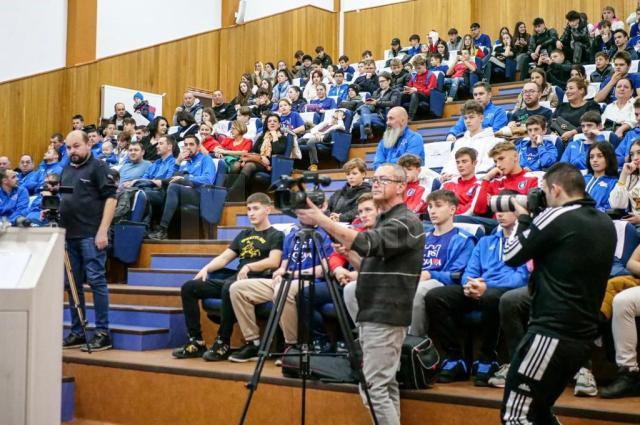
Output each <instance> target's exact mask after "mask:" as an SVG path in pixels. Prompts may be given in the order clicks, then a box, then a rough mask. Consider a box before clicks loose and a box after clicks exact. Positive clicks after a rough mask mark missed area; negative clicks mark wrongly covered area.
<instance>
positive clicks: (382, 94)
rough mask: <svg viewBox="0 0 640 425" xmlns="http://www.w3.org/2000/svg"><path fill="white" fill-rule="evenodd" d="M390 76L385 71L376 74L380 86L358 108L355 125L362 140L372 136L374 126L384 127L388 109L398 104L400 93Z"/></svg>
mask: <svg viewBox="0 0 640 425" xmlns="http://www.w3.org/2000/svg"><path fill="white" fill-rule="evenodd" d="M399 66H401V65H399ZM391 78H392V77H391V75H390V74H389V73H387V72H382V73H380V75H379V76H378V83H379V85H380V88H379V89H377V90H376V91H375V92H374V93H373V95H372V96H371V97H369V98H368V99H367V100H366V101H365V103H364V105H362V106H360V107H359V108H358V113H359V114H360V120H359V121H358V123H357V125H358V126H359V128H360V140H362V141H364V140H367V139H370V138H371V137H372V136H373V129H374V128H377V129H380V128H384V127H385V122H386V119H387V112H388V111H389V109H391V108H393V107H396V106H399V105H400V99H401V94H400V92H399V91H398V90H397V89H395V88H394V87H392V86H391Z"/></svg>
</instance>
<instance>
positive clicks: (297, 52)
mask: <svg viewBox="0 0 640 425" xmlns="http://www.w3.org/2000/svg"><path fill="white" fill-rule="evenodd" d="M300 56H304V52H303V51H302V50H296V52H295V53H294V54H293V57H294V58H296V59H297V58H299V57H300Z"/></svg>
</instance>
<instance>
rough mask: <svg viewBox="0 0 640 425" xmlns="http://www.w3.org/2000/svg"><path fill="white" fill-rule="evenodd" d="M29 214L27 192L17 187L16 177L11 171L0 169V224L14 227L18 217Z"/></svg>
mask: <svg viewBox="0 0 640 425" xmlns="http://www.w3.org/2000/svg"><path fill="white" fill-rule="evenodd" d="M28 213H29V192H28V191H27V189H26V188H24V187H20V186H19V185H18V176H17V174H16V172H15V171H13V170H11V169H0V222H2V221H5V220H7V221H9V222H10V223H11V224H13V225H16V224H17V220H18V218H19V217H26V216H27V214H28Z"/></svg>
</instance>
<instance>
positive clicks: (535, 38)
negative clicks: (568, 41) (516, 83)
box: [520, 18, 558, 80]
mask: <svg viewBox="0 0 640 425" xmlns="http://www.w3.org/2000/svg"><path fill="white" fill-rule="evenodd" d="M533 30H534V34H533V35H532V36H531V38H530V40H529V51H528V54H529V57H530V58H531V61H532V62H537V61H538V59H539V58H540V55H542V54H543V53H544V52H545V51H546V52H547V53H549V52H551V51H552V50H553V49H556V48H557V44H556V43H557V42H558V32H557V31H556V30H555V29H553V28H547V25H546V24H545V23H544V19H542V18H536V19H534V20H533ZM520 65H521V68H520V79H521V80H525V79H526V78H527V77H528V76H529V61H526V60H525V61H522V62H521V63H520Z"/></svg>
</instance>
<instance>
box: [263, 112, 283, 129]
mask: <svg viewBox="0 0 640 425" xmlns="http://www.w3.org/2000/svg"><path fill="white" fill-rule="evenodd" d="M272 117H275V118H277V119H278V123H281V122H282V120H281V119H280V115H278V114H276V113H275V112H269V113H268V114H266V115H265V117H264V123H263V125H262V128H265V129H266V128H267V121H269V118H272ZM265 131H266V130H265ZM262 134H264V133H262Z"/></svg>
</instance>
